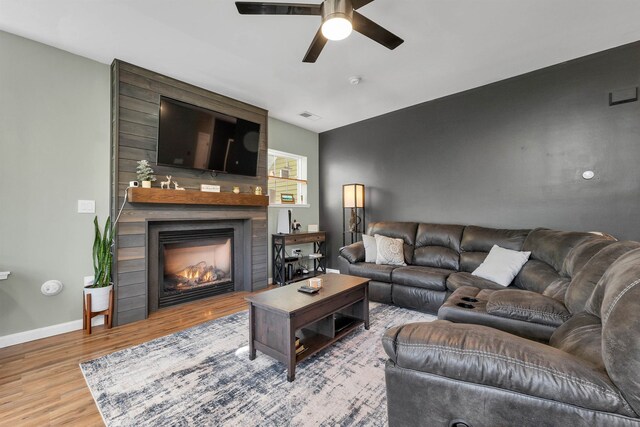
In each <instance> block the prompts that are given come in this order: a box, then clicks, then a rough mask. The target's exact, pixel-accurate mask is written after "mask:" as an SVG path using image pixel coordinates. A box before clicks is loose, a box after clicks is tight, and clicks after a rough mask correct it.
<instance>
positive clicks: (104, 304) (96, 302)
mask: <svg viewBox="0 0 640 427" xmlns="http://www.w3.org/2000/svg"><path fill="white" fill-rule="evenodd" d="M111 289H113V285H109V286H105V287H104V288H84V295H85V301H86V299H87V295H89V294H91V311H92V312H94V313H95V312H96V311H103V310H106V309H107V308H109V291H111Z"/></svg>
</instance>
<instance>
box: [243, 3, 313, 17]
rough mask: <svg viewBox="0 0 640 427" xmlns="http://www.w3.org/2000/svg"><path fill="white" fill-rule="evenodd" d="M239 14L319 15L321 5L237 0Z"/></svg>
mask: <svg viewBox="0 0 640 427" xmlns="http://www.w3.org/2000/svg"><path fill="white" fill-rule="evenodd" d="M236 7H237V8H238V12H240V14H241V15H321V14H322V6H321V5H316V4H305V3H265V2H251V1H237V2H236Z"/></svg>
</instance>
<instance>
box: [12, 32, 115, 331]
mask: <svg viewBox="0 0 640 427" xmlns="http://www.w3.org/2000/svg"><path fill="white" fill-rule="evenodd" d="M0 54H1V55H2V60H1V61H0V94H1V95H0V271H6V270H10V271H11V276H9V279H8V280H4V281H0V336H2V335H7V334H11V333H15V332H21V331H25V330H30V329H35V328H40V327H43V326H48V325H54V324H58V323H64V322H68V321H72V320H78V319H81V318H82V286H83V285H82V278H83V276H88V275H92V274H93V267H92V264H91V245H92V243H93V241H92V239H93V224H92V221H93V217H94V216H93V215H91V214H78V213H76V212H77V200H78V199H91V200H95V201H96V208H97V213H98V214H99V217H100V221H101V222H103V221H104V220H105V219H106V216H107V214H108V212H109V103H110V101H109V67H108V66H107V65H104V64H100V63H97V62H94V61H91V60H89V59H85V58H82V57H79V56H76V55H72V54H70V53H68V52H64V51H61V50H58V49H55V48H52V47H49V46H45V45H43V44H40V43H36V42H33V41H30V40H27V39H24V38H21V37H17V36H14V35H11V34H8V33H5V32H0ZM49 279H57V280H60V281H62V282H63V284H64V285H65V288H64V291H63V292H62V293H61V294H59V295H57V296H53V297H45V296H44V295H42V294H41V293H40V286H41V285H42V283H44V282H45V281H46V280H49Z"/></svg>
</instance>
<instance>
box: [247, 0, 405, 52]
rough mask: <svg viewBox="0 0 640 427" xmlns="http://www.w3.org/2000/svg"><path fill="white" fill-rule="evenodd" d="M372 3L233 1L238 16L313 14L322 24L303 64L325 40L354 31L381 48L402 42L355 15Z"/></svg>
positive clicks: (339, 0)
mask: <svg viewBox="0 0 640 427" xmlns="http://www.w3.org/2000/svg"><path fill="white" fill-rule="evenodd" d="M372 1H373V0H324V1H323V2H322V3H320V4H318V5H315V4H304V3H270V2H248V1H237V2H236V7H237V8H238V12H240V14H241V15H317V16H321V17H322V25H321V26H320V28H319V29H318V32H316V35H315V37H314V38H313V41H312V42H311V46H309V50H307V54H306V55H305V56H304V59H303V60H302V61H303V62H316V59H318V56H319V55H320V52H322V48H324V45H325V44H327V41H328V40H342V39H345V38H347V37H348V36H349V34H351V31H352V30H356V31H357V32H359V33H360V34H363V35H365V36H367V37H369V38H370V39H371V40H373V41H376V42H378V43H380V44H381V45H383V46H385V47H387V48H389V49H392V50H393V49H395V48H396V47H398V46H400V45H401V44H402V43H403V42H404V40H402V39H401V38H400V37H398V36H396V35H395V34H393V33H391V32H390V31H387V30H386V29H384V28H382V27H381V26H380V25H378V24H376V23H375V22H373V21H371V20H370V19H367V18H365V17H364V16H362V15H361V14H360V13H358V12H356V10H357V9H360V8H361V7H362V6H364V5H366V4H369V3H371V2H372Z"/></svg>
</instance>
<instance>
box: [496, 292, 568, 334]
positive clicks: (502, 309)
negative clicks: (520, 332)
mask: <svg viewBox="0 0 640 427" xmlns="http://www.w3.org/2000/svg"><path fill="white" fill-rule="evenodd" d="M487 313H489V314H492V315H494V316H500V317H506V318H508V319H518V320H524V321H525V322H532V323H540V324H543V325H549V326H560V325H562V324H563V323H564V322H566V321H567V320H569V318H570V317H571V313H569V310H567V308H566V307H565V306H564V304H562V303H561V302H560V301H558V300H557V299H554V298H551V297H547V296H544V295H540V294H539V293H537V292H531V291H525V290H522V289H504V290H500V291H496V292H493V293H492V294H491V295H490V296H489V300H488V301H487Z"/></svg>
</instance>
